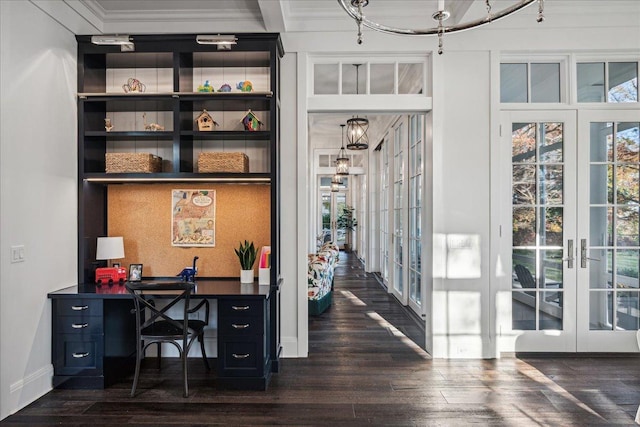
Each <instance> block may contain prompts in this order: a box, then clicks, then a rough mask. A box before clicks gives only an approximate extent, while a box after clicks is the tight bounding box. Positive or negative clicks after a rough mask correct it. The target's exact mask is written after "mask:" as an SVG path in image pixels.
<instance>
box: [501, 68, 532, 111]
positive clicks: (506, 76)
mask: <svg viewBox="0 0 640 427" xmlns="http://www.w3.org/2000/svg"><path fill="white" fill-rule="evenodd" d="M527 65H528V64H500V102H527V101H528V97H527V85H528V76H527Z"/></svg>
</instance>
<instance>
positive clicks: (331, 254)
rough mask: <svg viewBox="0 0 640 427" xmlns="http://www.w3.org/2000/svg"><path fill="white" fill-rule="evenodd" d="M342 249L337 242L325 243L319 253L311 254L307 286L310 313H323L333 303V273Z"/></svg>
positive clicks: (315, 314) (314, 314)
mask: <svg viewBox="0 0 640 427" xmlns="http://www.w3.org/2000/svg"><path fill="white" fill-rule="evenodd" d="M339 257H340V250H339V249H338V246H337V245H336V244H335V243H332V242H327V243H324V244H323V245H322V246H321V247H320V249H319V250H318V252H317V253H315V254H309V256H308V258H309V270H308V272H307V286H308V295H309V315H312V316H317V315H319V314H322V313H323V312H324V311H325V310H326V309H327V308H329V306H330V305H331V298H332V293H333V274H334V270H335V267H336V264H338V259H339Z"/></svg>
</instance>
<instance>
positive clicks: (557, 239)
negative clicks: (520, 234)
mask: <svg viewBox="0 0 640 427" xmlns="http://www.w3.org/2000/svg"><path fill="white" fill-rule="evenodd" d="M541 211H542V212H540V221H542V222H543V223H542V224H540V228H539V229H540V245H542V246H562V218H563V216H562V208H559V207H557V208H543V209H541Z"/></svg>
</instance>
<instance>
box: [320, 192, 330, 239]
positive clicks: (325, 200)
mask: <svg viewBox="0 0 640 427" xmlns="http://www.w3.org/2000/svg"><path fill="white" fill-rule="evenodd" d="M320 209H321V215H322V219H321V222H322V223H321V225H320V227H321V230H322V236H321V240H322V242H324V239H325V236H327V235H329V236H330V235H331V193H322V206H321V208H320ZM329 238H331V237H329Z"/></svg>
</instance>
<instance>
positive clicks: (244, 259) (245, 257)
mask: <svg viewBox="0 0 640 427" xmlns="http://www.w3.org/2000/svg"><path fill="white" fill-rule="evenodd" d="M234 251H236V255H238V260H239V261H240V283H253V263H254V262H255V261H256V255H257V252H258V251H257V249H256V247H255V246H254V245H253V242H248V241H246V240H245V241H244V244H242V242H240V247H239V248H238V249H234Z"/></svg>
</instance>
